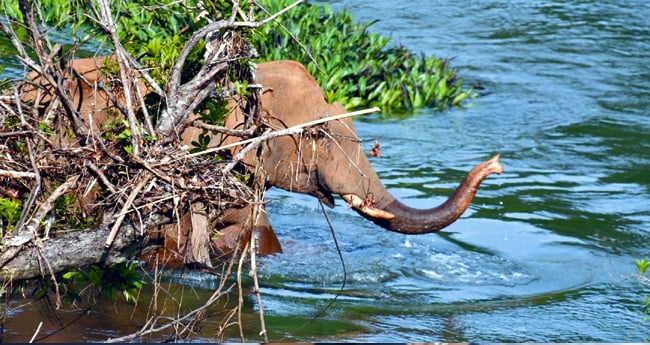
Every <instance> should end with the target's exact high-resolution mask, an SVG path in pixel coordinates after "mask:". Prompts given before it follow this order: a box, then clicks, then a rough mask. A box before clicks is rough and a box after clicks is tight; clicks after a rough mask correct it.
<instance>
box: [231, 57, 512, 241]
mask: <svg viewBox="0 0 650 345" xmlns="http://www.w3.org/2000/svg"><path fill="white" fill-rule="evenodd" d="M257 81H258V83H260V84H262V86H263V90H264V91H263V98H262V106H263V110H264V113H265V114H266V115H267V117H268V119H269V120H270V123H271V125H272V127H274V128H276V129H281V128H286V127H290V126H294V125H298V124H301V123H305V122H308V121H311V120H315V119H319V118H321V117H324V116H333V115H337V114H342V113H345V112H346V110H345V108H343V106H341V105H340V104H338V103H335V104H327V103H326V102H325V99H324V97H323V91H322V89H321V88H320V87H319V85H318V83H317V82H316V80H315V79H314V78H313V77H312V76H311V75H310V74H309V73H308V72H307V70H306V69H305V68H304V66H303V65H301V64H299V63H297V62H294V61H274V62H267V63H263V64H260V65H258V69H257ZM243 120H244V119H243V116H242V115H241V114H232V115H231V116H230V117H229V118H228V119H227V125H228V126H229V127H233V128H236V127H238V126H240V125H241V124H242V123H243ZM263 150H264V151H263V154H262V156H261V159H262V164H263V167H264V171H265V173H266V178H267V185H268V186H275V187H279V188H282V189H286V190H288V191H292V192H298V193H307V194H311V195H313V196H315V197H317V198H319V199H320V200H321V201H322V202H323V203H325V204H327V205H328V206H330V207H333V206H334V198H333V195H334V194H338V195H341V196H342V197H343V198H344V199H345V200H347V201H348V202H349V204H350V205H351V206H352V207H353V208H354V209H355V210H356V211H357V212H358V213H359V214H361V215H362V216H364V217H365V218H367V219H369V220H371V221H373V222H374V223H376V224H378V225H380V226H381V227H383V228H386V229H388V230H391V231H396V232H400V233H407V234H423V233H429V232H434V231H438V230H440V229H442V228H444V227H445V226H447V225H449V224H451V223H452V222H454V221H455V220H456V219H457V218H458V217H460V215H461V214H462V213H463V212H464V211H465V209H467V207H468V206H469V204H470V202H471V201H472V199H473V198H474V195H475V194H476V191H477V189H478V187H479V185H480V183H481V181H483V179H484V178H485V177H487V176H488V175H489V174H491V173H501V172H502V171H503V168H502V167H501V165H500V164H499V161H498V159H499V156H498V155H497V156H495V157H493V158H492V159H490V160H488V161H486V162H483V163H481V164H479V165H477V166H476V167H474V168H473V169H472V170H471V171H470V172H469V173H468V174H467V176H466V177H465V179H464V180H463V181H462V182H461V184H460V186H459V187H458V189H457V190H456V191H455V192H454V193H453V194H452V195H451V196H450V197H449V199H448V200H447V201H446V202H444V203H443V204H441V205H439V206H436V207H434V208H431V209H426V210H420V209H414V208H411V207H408V206H406V205H404V204H402V203H401V202H399V201H398V200H396V199H395V198H394V197H393V196H392V195H391V194H390V193H389V192H388V191H387V190H386V188H385V187H384V185H383V184H382V183H381V181H380V179H379V177H378V176H377V173H376V172H375V170H374V169H373V168H372V166H371V165H370V162H369V161H368V159H367V158H366V155H365V153H364V151H363V149H362V147H361V145H360V144H359V142H358V139H357V137H356V131H355V129H354V124H353V123H352V121H351V120H350V119H349V118H346V119H343V120H335V121H330V122H328V123H327V124H326V125H325V126H323V127H318V128H314V129H313V130H309V131H307V132H305V133H304V134H303V135H302V137H301V136H294V137H286V136H285V137H279V138H276V139H272V140H270V141H268V142H266V143H265V144H264V145H263ZM254 162H255V157H254V154H249V155H248V156H247V157H246V159H245V163H246V164H247V165H249V166H250V167H251V168H252V167H253V166H254ZM263 218H266V217H265V216H264V217H263ZM260 225H261V227H262V228H264V229H265V230H264V231H263V233H265V234H267V235H269V234H271V235H272V234H273V232H272V231H271V230H270V224H269V222H268V219H262V220H261V224H260ZM267 227H268V228H267ZM260 237H262V236H260ZM265 241H269V242H275V243H277V239H275V236H274V235H273V238H271V239H268V240H264V239H262V240H261V241H260V242H261V243H264V242H265ZM269 249H270V250H269V251H268V252H265V253H263V254H268V253H272V252H277V251H280V250H281V249H280V246H279V243H277V245H273V246H269Z"/></svg>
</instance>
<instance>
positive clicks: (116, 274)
mask: <svg viewBox="0 0 650 345" xmlns="http://www.w3.org/2000/svg"><path fill="white" fill-rule="evenodd" d="M139 269H140V266H139V265H138V264H137V263H135V262H122V263H119V264H117V265H114V266H111V267H105V266H100V265H91V266H90V267H89V268H88V269H87V271H86V272H83V271H81V270H72V271H69V272H66V273H65V274H63V279H65V280H67V281H68V282H69V283H70V286H71V287H73V288H74V287H76V288H78V287H80V286H82V285H85V284H86V283H90V284H91V285H93V286H94V287H96V288H97V289H98V290H99V292H100V293H101V294H102V295H104V296H105V297H107V298H110V299H115V297H116V295H117V292H121V293H122V295H123V296H124V299H126V301H127V302H133V303H135V302H136V301H137V296H138V292H139V291H140V289H142V286H143V285H144V280H143V278H142V274H140V272H139ZM74 290H76V289H73V291H74Z"/></svg>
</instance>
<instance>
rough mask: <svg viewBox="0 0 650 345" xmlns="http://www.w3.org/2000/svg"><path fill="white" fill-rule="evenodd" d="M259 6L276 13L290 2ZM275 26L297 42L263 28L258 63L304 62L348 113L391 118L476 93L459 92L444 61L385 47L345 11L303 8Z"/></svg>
mask: <svg viewBox="0 0 650 345" xmlns="http://www.w3.org/2000/svg"><path fill="white" fill-rule="evenodd" d="M259 3H260V4H262V5H263V6H264V7H265V8H266V9H267V10H268V11H270V12H275V11H278V10H279V9H281V8H283V7H285V6H287V5H288V4H289V3H291V1H290V0H261V1H259ZM279 23H280V24H282V25H283V26H284V27H286V28H287V30H288V31H289V32H290V33H291V35H293V36H294V37H295V38H296V39H297V40H296V39H294V38H293V37H291V35H290V34H289V33H288V32H287V31H286V30H283V29H279V28H278V27H277V24H274V25H267V26H263V27H262V28H260V29H259V30H257V31H256V32H255V33H254V34H253V35H252V37H251V39H252V43H253V44H254V45H255V46H256V48H257V49H258V52H259V53H260V56H261V59H262V60H264V61H271V60H280V59H291V60H297V61H300V62H302V63H304V64H305V65H306V66H307V69H308V70H309V72H310V73H311V74H312V75H314V76H315V77H316V79H317V80H318V82H319V83H320V85H321V87H322V88H323V90H324V91H325V96H326V99H327V101H328V102H330V103H331V102H334V101H338V102H340V103H342V104H343V105H344V106H345V107H346V108H348V109H349V110H354V109H358V108H362V107H372V106H379V107H381V109H382V111H383V112H385V113H392V114H400V113H409V112H413V111H415V110H417V109H419V108H423V107H429V108H434V109H437V110H442V109H445V108H447V107H449V106H458V105H459V104H460V103H461V101H463V100H464V99H466V98H468V97H471V96H473V95H476V94H475V93H473V92H472V90H471V89H464V88H463V86H462V80H461V79H459V78H458V76H457V71H456V70H455V69H452V68H450V67H449V61H448V60H446V59H442V58H435V57H433V56H428V57H427V56H418V55H417V54H414V53H413V52H411V51H410V50H408V49H407V48H406V47H404V46H388V43H389V41H390V38H387V37H384V36H381V35H379V34H376V33H372V32H368V30H367V29H368V27H369V26H370V25H372V23H365V24H359V23H355V22H354V20H353V18H352V15H351V14H350V13H349V12H348V11H346V10H343V11H341V12H340V13H334V12H333V11H332V9H331V8H330V7H329V6H328V5H323V6H318V5H309V4H307V5H303V6H298V7H297V8H295V9H293V10H291V11H289V12H288V13H286V14H285V15H284V16H282V17H281V18H280V19H279ZM301 44H303V45H304V47H305V48H306V49H307V50H308V51H309V52H311V54H313V58H314V59H315V60H316V62H317V64H318V66H317V65H316V63H314V61H313V60H312V59H311V58H310V57H309V55H308V53H307V52H306V51H305V49H304V48H303V47H302V46H301ZM319 67H320V68H319Z"/></svg>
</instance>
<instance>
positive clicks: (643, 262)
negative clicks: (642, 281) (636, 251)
mask: <svg viewBox="0 0 650 345" xmlns="http://www.w3.org/2000/svg"><path fill="white" fill-rule="evenodd" d="M648 266H650V261H646V260H637V261H636V267H637V268H638V269H639V274H640V275H644V274H645V272H646V270H647V268H648Z"/></svg>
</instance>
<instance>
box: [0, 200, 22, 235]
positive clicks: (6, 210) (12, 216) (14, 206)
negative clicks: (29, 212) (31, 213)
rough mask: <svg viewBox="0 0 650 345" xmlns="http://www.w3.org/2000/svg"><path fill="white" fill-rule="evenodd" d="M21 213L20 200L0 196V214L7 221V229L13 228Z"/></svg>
mask: <svg viewBox="0 0 650 345" xmlns="http://www.w3.org/2000/svg"><path fill="white" fill-rule="evenodd" d="M21 214H22V211H21V205H20V201H18V200H14V199H9V198H0V216H2V218H4V219H5V220H6V221H7V223H8V225H9V226H8V229H9V230H10V231H11V230H13V227H14V226H16V223H17V222H18V220H19V219H20V215H21Z"/></svg>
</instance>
